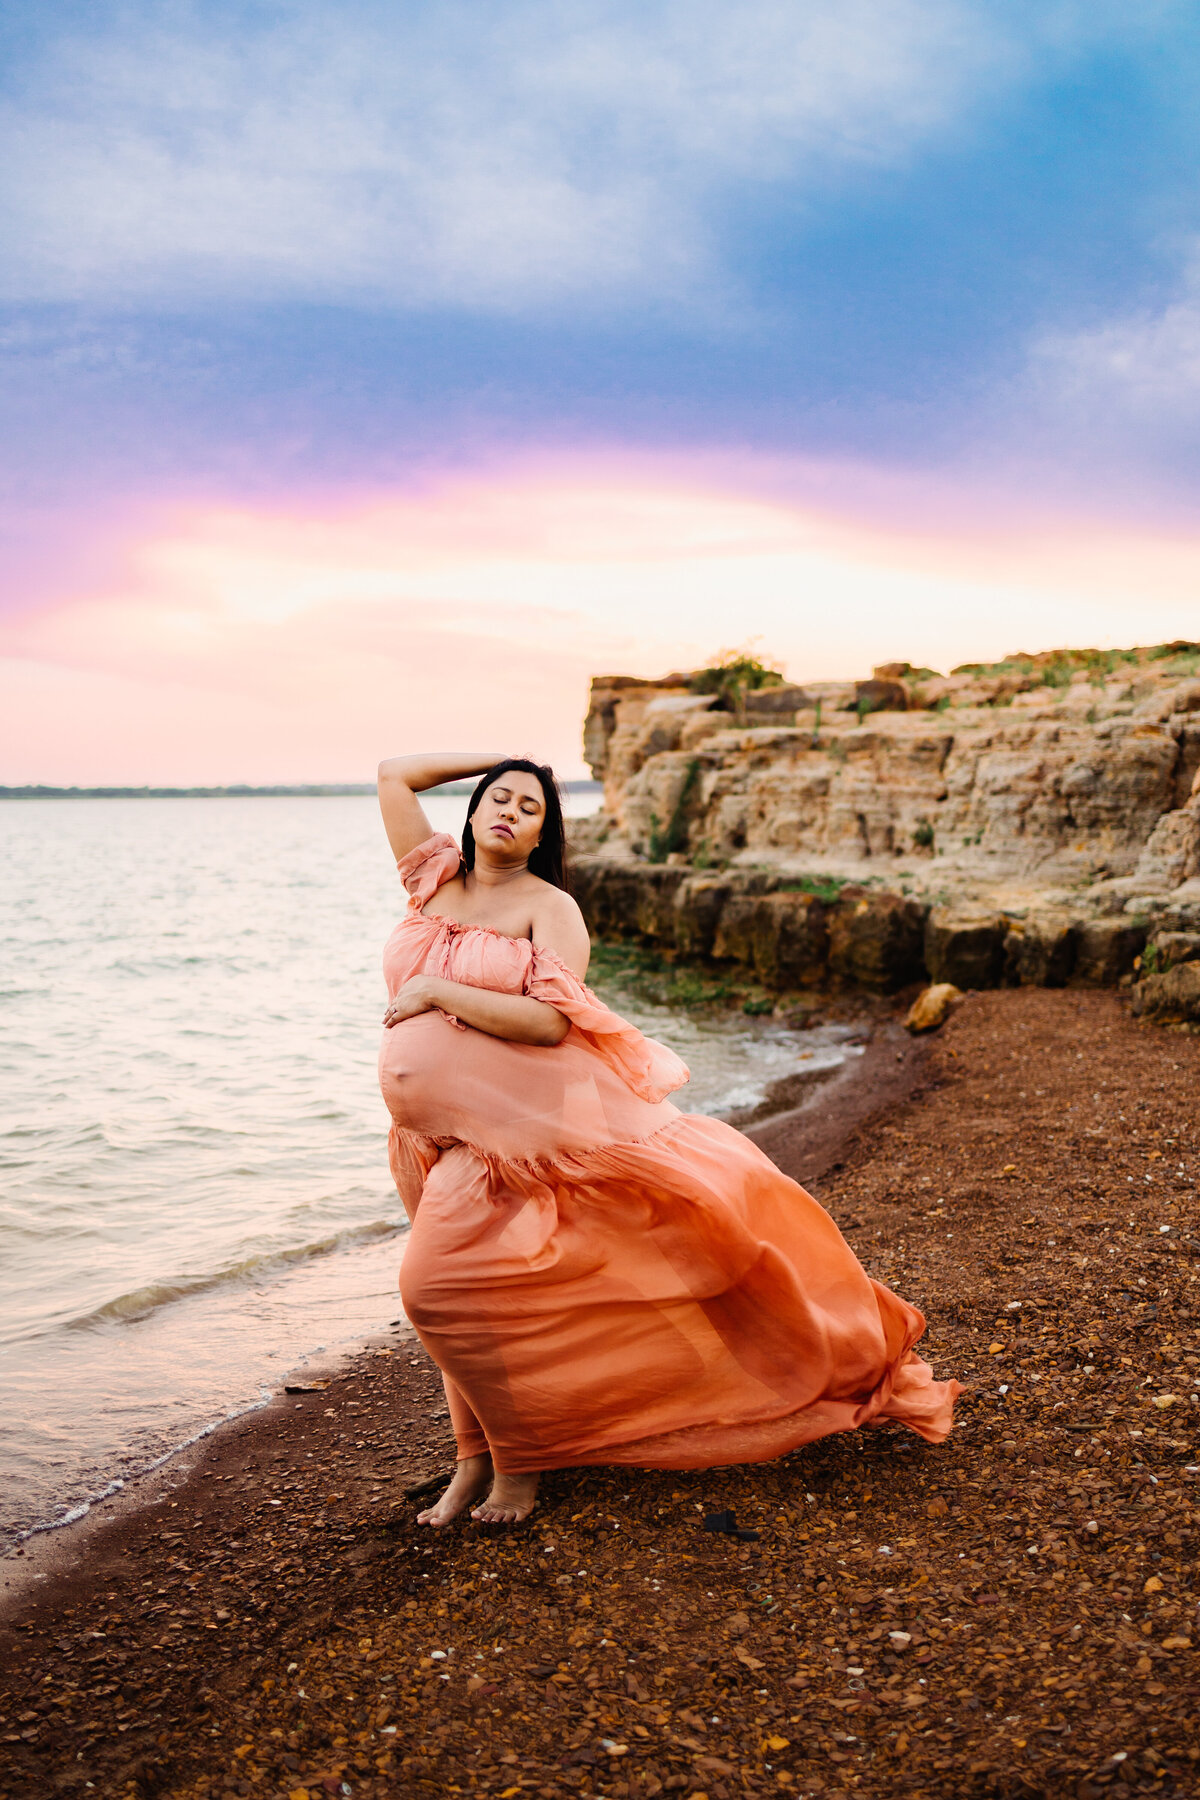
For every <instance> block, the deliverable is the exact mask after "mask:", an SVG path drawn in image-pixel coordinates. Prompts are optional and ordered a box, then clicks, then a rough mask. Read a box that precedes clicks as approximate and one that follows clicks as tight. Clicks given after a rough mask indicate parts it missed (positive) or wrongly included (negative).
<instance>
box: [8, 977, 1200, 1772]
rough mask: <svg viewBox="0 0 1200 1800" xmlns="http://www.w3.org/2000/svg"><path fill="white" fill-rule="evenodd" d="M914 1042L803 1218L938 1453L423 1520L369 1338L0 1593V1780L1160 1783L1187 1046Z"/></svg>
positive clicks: (1194, 1046) (1193, 1691)
mask: <svg viewBox="0 0 1200 1800" xmlns="http://www.w3.org/2000/svg"><path fill="white" fill-rule="evenodd" d="M911 1048H913V1049H914V1050H915V1049H916V1048H917V1046H915V1045H912V1046H911ZM921 1050H922V1053H923V1055H922V1059H921V1064H920V1069H919V1075H920V1079H919V1080H918V1081H916V1082H914V1083H913V1085H912V1087H911V1088H910V1090H909V1091H908V1093H907V1095H906V1096H905V1097H901V1098H898V1099H895V1100H894V1101H893V1102H892V1103H891V1104H890V1105H889V1106H888V1108H887V1110H885V1111H883V1112H882V1113H879V1112H877V1113H876V1114H875V1115H874V1117H873V1118H869V1117H868V1118H866V1119H864V1120H862V1121H860V1122H859V1123H857V1124H855V1125H853V1126H852V1127H851V1128H850V1129H849V1131H848V1132H847V1133H846V1134H845V1135H844V1137H843V1140H842V1144H841V1149H840V1152H839V1154H838V1155H836V1156H834V1157H833V1159H832V1160H831V1161H829V1162H828V1164H827V1172H826V1174H825V1176H824V1177H823V1192H822V1199H823V1202H824V1204H825V1205H826V1206H828V1207H829V1209H830V1210H831V1211H832V1213H833V1215H834V1217H835V1218H836V1219H837V1220H838V1223H839V1224H840V1226H841V1227H842V1229H843V1231H844V1232H845V1233H846V1235H847V1236H848V1237H849V1238H850V1241H851V1242H852V1243H853V1244H854V1245H855V1247H856V1249H857V1250H858V1253H859V1254H860V1256H861V1257H862V1259H863V1261H864V1262H865V1263H866V1265H867V1267H868V1268H869V1270H870V1272H871V1273H872V1274H874V1275H875V1276H876V1277H877V1278H878V1279H880V1280H884V1281H887V1282H889V1283H890V1284H891V1285H893V1286H895V1287H896V1288H897V1290H898V1291H900V1292H901V1293H903V1294H905V1296H906V1297H907V1298H909V1299H911V1300H912V1301H913V1302H914V1303H916V1304H918V1305H921V1306H922V1307H923V1308H924V1309H925V1310H926V1311H927V1313H928V1315H929V1317H930V1321H931V1329H930V1332H929V1334H928V1335H927V1338H926V1340H925V1342H924V1345H923V1349H924V1351H925V1354H926V1355H927V1356H928V1357H929V1358H930V1360H932V1361H934V1363H935V1365H936V1368H937V1372H938V1374H939V1375H944V1374H955V1375H957V1376H959V1378H960V1379H963V1380H965V1381H967V1382H969V1383H973V1384H974V1385H973V1391H972V1392H971V1393H969V1394H968V1395H967V1396H965V1397H964V1403H963V1405H962V1413H961V1421H960V1423H959V1424H958V1426H957V1428H956V1430H955V1432H954V1433H953V1434H952V1436H951V1438H950V1440H949V1441H948V1443H947V1444H946V1445H944V1446H940V1447H938V1448H936V1449H933V1448H930V1447H928V1446H923V1445H921V1444H920V1443H919V1442H918V1440H916V1439H915V1438H913V1437H912V1436H911V1435H910V1434H904V1435H902V1434H901V1433H900V1432H899V1431H898V1430H893V1429H890V1428H888V1429H883V1430H878V1431H871V1432H862V1433H855V1434H850V1435H848V1436H846V1437H841V1438H834V1439H827V1440H824V1441H822V1442H821V1443H818V1444H816V1445H812V1446H810V1447H809V1448H808V1449H806V1450H805V1451H802V1452H799V1453H797V1454H796V1455H794V1456H792V1457H788V1458H785V1459H782V1460H781V1461H780V1462H778V1463H770V1464H763V1465H757V1466H754V1467H750V1468H733V1469H714V1470H706V1471H700V1472H694V1473H686V1474H681V1473H679V1472H677V1471H667V1472H654V1471H649V1472H646V1471H633V1470H612V1469H603V1468H601V1469H584V1470H568V1471H561V1472H559V1473H557V1474H555V1475H552V1476H551V1477H549V1478H548V1479H547V1481H546V1483H545V1491H544V1497H543V1499H542V1501H541V1503H540V1505H539V1507H538V1509H537V1511H536V1512H535V1513H534V1515H533V1517H532V1518H531V1520H530V1521H529V1523H528V1525H527V1526H525V1527H524V1528H522V1529H520V1530H517V1531H513V1532H511V1533H507V1534H506V1533H502V1532H489V1531H487V1530H481V1529H479V1528H477V1527H474V1526H471V1525H469V1524H464V1525H459V1526H456V1527H455V1528H452V1529H451V1530H450V1531H448V1532H447V1533H445V1534H442V1535H438V1536H435V1535H434V1534H431V1533H427V1532H422V1531H420V1530H418V1529H416V1528H415V1527H414V1526H413V1524H412V1516H413V1513H414V1511H415V1506H414V1504H413V1502H412V1501H410V1500H406V1499H405V1498H404V1494H403V1488H404V1487H405V1486H407V1485H411V1483H412V1482H413V1481H416V1480H419V1479H421V1478H422V1477H424V1476H429V1475H433V1474H435V1473H437V1472H438V1471H439V1470H440V1469H442V1468H444V1467H448V1466H449V1462H450V1461H451V1460H452V1457H453V1449H452V1442H451V1439H450V1435H449V1430H448V1425H447V1423H446V1421H445V1419H444V1417H439V1416H438V1415H439V1413H442V1412H443V1410H444V1409H443V1403H442V1401H441V1399H440V1387H439V1384H438V1383H437V1380H436V1375H435V1372H434V1371H433V1370H432V1369H431V1368H430V1367H429V1365H428V1363H427V1360H426V1359H425V1358H424V1357H423V1355H422V1354H421V1353H420V1351H419V1349H418V1347H417V1346H416V1343H415V1340H414V1339H412V1338H411V1337H410V1336H408V1335H407V1334H401V1333H399V1332H391V1333H389V1334H387V1337H386V1341H376V1342H374V1343H373V1344H370V1345H367V1346H365V1347H364V1348H363V1350H362V1351H361V1352H360V1353H359V1354H358V1356H357V1357H356V1358H354V1359H353V1360H352V1361H350V1362H349V1363H347V1364H345V1365H344V1366H343V1367H342V1368H341V1369H340V1370H339V1371H338V1372H336V1373H333V1374H331V1375H330V1377H329V1385H328V1386H327V1387H325V1388H316V1384H315V1382H314V1383H312V1386H313V1387H314V1389H315V1391H314V1392H311V1393H308V1394H303V1395H298V1396H288V1397H286V1398H285V1399H281V1400H279V1401H277V1402H275V1403H273V1404H272V1405H271V1406H269V1407H268V1408H266V1409H264V1410H263V1411H260V1412H256V1413H253V1414H251V1415H248V1416H244V1417H243V1418H242V1419H241V1420H236V1421H233V1422H231V1423H230V1424H229V1425H228V1426H227V1427H225V1428H223V1429H222V1430H221V1431H219V1432H217V1433H216V1434H214V1435H213V1436H212V1437H210V1438H208V1439H205V1440H203V1441H202V1443H201V1444H199V1445H197V1446H196V1447H195V1453H194V1455H189V1456H188V1457H187V1458H186V1462H185V1461H179V1462H178V1463H177V1464H176V1466H175V1467H174V1468H173V1469H172V1468H171V1467H170V1465H168V1470H169V1475H168V1474H166V1473H164V1478H163V1480H162V1481H161V1483H160V1484H159V1487H158V1489H157V1491H156V1493H155V1495H154V1496H153V1497H152V1498H150V1499H149V1501H148V1503H147V1504H144V1505H136V1506H130V1507H128V1508H127V1509H126V1508H115V1509H114V1510H113V1512H112V1513H111V1514H109V1515H108V1516H103V1515H101V1516H99V1517H96V1518H95V1519H94V1520H91V1521H83V1522H81V1523H82V1524H83V1525H84V1526H86V1527H88V1529H87V1530H86V1531H85V1532H82V1533H81V1534H80V1535H79V1536H73V1537H72V1546H76V1545H77V1546H80V1547H82V1548H83V1549H84V1550H86V1560H85V1561H83V1562H82V1563H80V1561H79V1559H78V1557H76V1558H75V1560H74V1562H73V1564H72V1566H71V1567H70V1568H63V1569H49V1568H39V1569H37V1570H35V1571H34V1572H33V1573H34V1575H35V1576H36V1575H38V1574H41V1575H43V1576H44V1579H42V1580H37V1579H31V1580H29V1581H24V1580H22V1587H21V1591H20V1594H19V1595H18V1593H17V1591H16V1590H11V1589H10V1590H7V1593H8V1594H9V1596H10V1597H9V1598H8V1599H6V1601H5V1603H4V1606H3V1608H2V1611H3V1615H4V1623H3V1626H2V1628H0V1691H2V1693H3V1699H2V1700H0V1712H2V1713H3V1715H4V1720H3V1723H0V1737H3V1739H4V1741H5V1749H6V1751H7V1752H8V1758H7V1764H8V1766H7V1769H6V1772H5V1773H4V1774H3V1775H0V1794H3V1795H4V1796H5V1800H26V1796H30V1797H32V1796H33V1795H34V1794H37V1795H39V1796H40V1795H42V1794H44V1793H45V1792H47V1791H54V1792H59V1793H68V1794H71V1793H78V1794H79V1795H80V1797H81V1800H82V1796H83V1795H84V1794H85V1792H87V1791H88V1790H87V1789H86V1788H85V1785H84V1784H85V1782H87V1781H90V1782H92V1783H93V1784H94V1787H93V1789H92V1790H91V1791H93V1792H98V1793H101V1794H104V1795H108V1794H110V1793H111V1794H114V1795H116V1794H120V1795H122V1796H124V1795H125V1794H126V1793H131V1794H136V1795H141V1794H145V1795H147V1796H148V1795H150V1794H151V1793H153V1794H156V1795H163V1796H166V1795H169V1796H173V1797H178V1800H201V1797H202V1796H203V1797H205V1800H208V1797H209V1796H213V1797H215V1796H218V1795H224V1794H226V1793H234V1794H238V1795H247V1794H267V1795H270V1796H272V1797H274V1796H279V1797H280V1800H287V1797H288V1796H296V1795H298V1794H300V1793H304V1794H306V1795H308V1796H309V1800H316V1796H318V1795H323V1794H324V1793H326V1792H336V1791H344V1789H343V1783H344V1784H345V1785H346V1786H349V1787H350V1789H351V1791H352V1793H353V1794H354V1795H356V1796H359V1797H360V1800H374V1797H376V1796H378V1797H379V1800H383V1797H384V1796H385V1795H386V1796H392V1795H397V1794H402V1795H404V1796H405V1800H408V1796H409V1795H430V1796H433V1795H438V1796H440V1795H442V1794H444V1793H447V1792H448V1791H450V1790H452V1789H457V1790H458V1791H459V1792H462V1793H478V1794H481V1795H482V1794H487V1795H497V1796H499V1795H501V1794H503V1793H505V1792H510V1793H511V1792H513V1790H514V1789H515V1790H516V1792H518V1793H519V1792H524V1791H528V1792H532V1793H536V1794H538V1795H539V1796H542V1797H550V1800H554V1797H556V1796H559V1795H564V1794H570V1793H585V1794H589V1795H590V1794H605V1795H608V1794H611V1795H613V1796H614V1797H616V1800H623V1797H624V1796H629V1797H630V1800H635V1797H640V1796H643V1795H645V1796H647V1800H649V1797H651V1796H654V1795H657V1794H673V1793H676V1792H678V1793H681V1794H684V1795H685V1796H689V1795H690V1796H694V1797H695V1800H699V1796H700V1795H701V1794H706V1795H707V1796H708V1800H732V1797H733V1796H734V1795H735V1794H737V1795H740V1794H742V1793H744V1792H764V1793H765V1792H772V1793H780V1792H788V1791H791V1792H795V1793H806V1794H817V1793H820V1794H822V1795H823V1796H828V1797H829V1800H832V1797H833V1796H835V1795H842V1794H845V1795H849V1794H850V1793H851V1792H853V1793H855V1794H856V1795H877V1796H879V1797H880V1800H883V1796H885V1795H887V1796H890V1795H892V1794H894V1793H895V1792H896V1791H897V1790H898V1788H901V1787H902V1788H903V1789H904V1791H905V1792H911V1793H913V1794H914V1795H915V1794H927V1795H931V1796H938V1797H939V1800H943V1797H944V1800H952V1797H953V1800H960V1797H961V1796H964V1795H966V1794H971V1795H972V1796H974V1795H976V1794H978V1795H981V1796H982V1795H988V1794H997V1795H999V1794H1001V1793H1015V1792H1020V1793H1022V1794H1024V1795H1039V1796H1040V1795H1045V1796H1047V1800H1050V1797H1051V1796H1054V1797H1057V1796H1058V1795H1059V1794H1061V1793H1062V1792H1065V1791H1072V1792H1077V1793H1079V1794H1087V1795H1106V1794H1112V1795H1114V1796H1116V1797H1118V1800H1120V1797H1122V1796H1123V1795H1126V1794H1131V1793H1134V1792H1136V1791H1138V1789H1139V1786H1140V1785H1141V1784H1142V1782H1143V1781H1144V1780H1145V1781H1148V1780H1150V1779H1151V1777H1154V1778H1155V1779H1154V1791H1155V1792H1157V1793H1160V1794H1168V1795H1179V1796H1180V1797H1182V1796H1183V1795H1184V1794H1186V1793H1187V1792H1188V1791H1190V1784H1191V1783H1192V1782H1193V1780H1194V1773H1195V1764H1196V1762H1197V1760H1198V1758H1197V1757H1196V1756H1195V1755H1189V1752H1190V1751H1192V1750H1193V1749H1194V1732H1193V1730H1192V1727H1191V1724H1190V1720H1191V1719H1192V1718H1193V1717H1194V1711H1195V1706H1196V1704H1197V1696H1198V1695H1200V1685H1197V1676H1196V1672H1195V1663H1194V1650H1193V1639H1194V1637H1195V1636H1196V1635H1197V1634H1196V1633H1195V1631H1194V1630H1193V1629H1192V1620H1193V1618H1194V1613H1195V1607H1196V1602H1197V1599H1200V1595H1197V1594H1196V1593H1195V1591H1194V1589H1195V1575H1194V1557H1193V1555H1192V1552H1191V1550H1190V1549H1189V1545H1191V1544H1192V1543H1193V1541H1194V1537H1195V1529H1194V1526H1195V1525H1200V1486H1198V1481H1197V1477H1198V1476H1200V1464H1198V1463H1197V1461H1196V1449H1197V1446H1196V1433H1195V1427H1194V1424H1193V1423H1192V1421H1193V1418H1194V1409H1192V1408H1191V1406H1190V1404H1189V1402H1188V1398H1187V1395H1188V1386H1187V1382H1188V1379H1189V1378H1190V1377H1189V1364H1188V1360H1187V1358H1188V1350H1189V1345H1190V1341H1191V1339H1192V1338H1193V1337H1194V1323H1195V1320H1196V1318H1197V1317H1200V1300H1198V1296H1197V1293H1196V1276H1195V1275H1194V1274H1193V1272H1192V1267H1191V1257H1192V1254H1193V1253H1192V1252H1191V1251H1190V1249H1189V1242H1190V1240H1189V1232H1190V1231H1191V1230H1193V1229H1194V1228H1195V1212H1196V1178H1197V1174H1198V1173H1200V1164H1198V1161H1197V1157H1198V1155H1200V1121H1198V1120H1197V1117H1196V1114H1197V1108H1196V1102H1195V1094H1196V1093H1197V1092H1198V1091H1200V1043H1198V1042H1197V1040H1196V1039H1194V1038H1188V1037H1184V1036H1180V1035H1175V1034H1169V1033H1161V1032H1149V1031H1147V1030H1145V1029H1144V1028H1141V1027H1139V1026H1138V1025H1137V1024H1135V1023H1134V1022H1133V1021H1132V1020H1131V1019H1130V1018H1129V1016H1128V1012H1127V1009H1126V1008H1125V1006H1123V1005H1122V1003H1121V1002H1120V1001H1119V1000H1118V999H1117V998H1116V997H1114V996H1112V995H1111V994H1105V993H1099V994H1088V993H1079V992H1071V991H1049V990H1013V991H1004V992H996V993H989V994H977V995H973V996H971V997H970V998H969V999H968V1001H967V1003H966V1004H965V1005H964V1006H963V1007H962V1008H960V1010H959V1012H958V1013H957V1014H956V1015H955V1016H954V1017H953V1019H952V1020H951V1021H950V1022H949V1024H948V1025H947V1026H946V1027H945V1029H944V1030H943V1032H942V1033H940V1034H939V1036H938V1037H937V1039H936V1040H933V1041H932V1042H929V1043H928V1044H923V1045H921ZM895 1054H896V1052H895V1051H894V1050H893V1051H892V1055H893V1057H894V1056H895ZM861 1066H862V1065H861V1063H860V1064H859V1067H860V1069H861ZM895 1066H896V1067H902V1065H895ZM824 1091H825V1092H828V1091H829V1084H827V1085H826V1088H825V1089H824ZM808 1110H810V1108H808V1107H805V1106H802V1107H800V1108H799V1109H794V1111H793V1113H792V1114H786V1113H785V1114H782V1115H777V1118H776V1120H774V1121H768V1122H764V1128H765V1127H766V1126H767V1125H774V1126H775V1128H776V1129H777V1130H779V1129H780V1126H779V1121H780V1120H781V1119H782V1120H789V1119H790V1120H791V1121H792V1124H793V1125H794V1124H795V1117H796V1112H797V1111H798V1113H799V1114H800V1117H801V1118H803V1117H804V1114H805V1113H806V1111H808ZM811 1110H818V1109H811ZM806 1129H807V1127H806ZM806 1154H807V1152H806ZM1164 1224H1165V1225H1166V1226H1167V1230H1166V1231H1163V1230H1162V1229H1161V1227H1162V1226H1163V1225H1164ZM1160 1402H1161V1403H1162V1404H1160ZM106 1505H107V1503H106ZM724 1508H729V1509H731V1510H733V1511H735V1513H736V1514H737V1517H738V1523H739V1524H744V1525H747V1526H750V1527H751V1528H753V1529H756V1530H757V1531H758V1532H759V1534H760V1535H759V1538H758V1539H757V1540H756V1541H753V1542H748V1543H741V1542H739V1541H738V1540H736V1539H730V1538H725V1537H722V1536H720V1535H719V1534H714V1533H712V1532H706V1531H705V1530H704V1529H703V1518H704V1516H705V1515H706V1514H708V1513H709V1512H715V1511H718V1510H722V1509H724ZM1193 1522H1194V1523H1193ZM1093 1526H1094V1527H1095V1529H1094V1530H1093V1529H1092V1527H1093ZM54 1535H55V1536H63V1537H65V1536H66V1535H67V1534H54ZM64 1548H65V1546H64ZM885 1551H886V1557H885V1555H884V1553H885ZM14 1560H21V1561H25V1560H26V1558H21V1559H13V1558H10V1559H8V1560H7V1561H6V1564H5V1574H6V1575H8V1576H9V1577H10V1579H11V1574H12V1567H13V1561H14ZM497 1646H499V1648H498V1649H497ZM435 1653H437V1654H435ZM47 1678H49V1679H48V1680H47ZM164 1690H165V1691H166V1692H169V1695H170V1699H169V1702H168V1701H166V1700H164V1698H163V1696H164ZM1116 1757H1120V1758H1121V1759H1122V1760H1120V1761H1114V1758H1116ZM785 1777H786V1779H784V1778H785ZM1081 1784H1084V1785H1081Z"/></svg>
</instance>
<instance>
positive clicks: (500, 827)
mask: <svg viewBox="0 0 1200 1800" xmlns="http://www.w3.org/2000/svg"><path fill="white" fill-rule="evenodd" d="M492 830H493V831H499V832H500V833H502V835H503V836H504V837H506V838H510V837H511V836H512V832H511V831H510V830H509V828H508V826H507V825H493V826H492Z"/></svg>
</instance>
